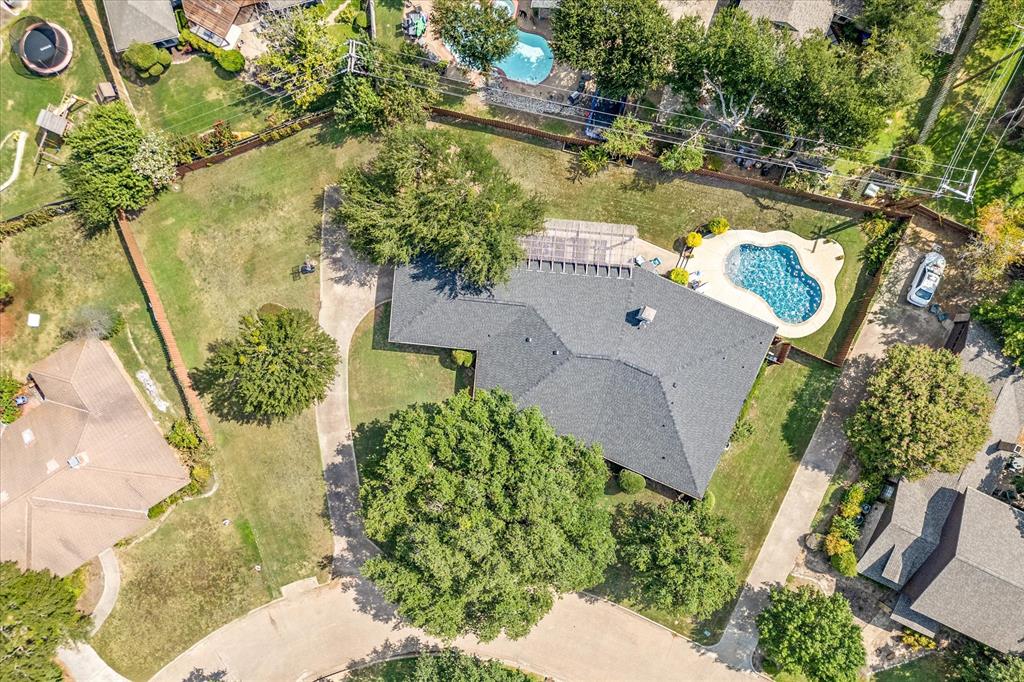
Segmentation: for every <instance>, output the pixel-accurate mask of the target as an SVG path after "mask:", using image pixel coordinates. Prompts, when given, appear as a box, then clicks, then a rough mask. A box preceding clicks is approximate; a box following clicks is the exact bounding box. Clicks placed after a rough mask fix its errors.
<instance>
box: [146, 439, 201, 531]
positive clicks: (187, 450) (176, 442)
mask: <svg viewBox="0 0 1024 682" xmlns="http://www.w3.org/2000/svg"><path fill="white" fill-rule="evenodd" d="M167 442H168V443H169V444H170V445H171V447H173V448H174V449H175V450H177V451H178V453H179V454H180V456H181V462H182V464H184V465H185V466H187V467H188V470H189V482H188V485H186V486H185V487H184V488H182V489H181V490H179V491H178V492H176V493H174V494H173V495H171V496H170V497H168V498H167V499H164V500H161V501H160V502H157V503H156V504H155V505H153V506H152V507H150V508H149V512H148V513H147V515H148V516H149V518H151V519H155V518H157V517H159V516H162V515H163V514H164V512H166V511H167V510H168V509H170V508H171V507H173V506H174V505H176V504H177V503H178V502H181V501H182V500H187V499H188V498H190V497H195V496H197V495H201V494H202V493H203V492H204V491H205V490H206V489H207V487H208V486H209V485H210V479H212V478H213V469H212V468H211V467H210V448H209V446H208V445H207V444H206V442H205V441H203V439H202V437H201V436H200V435H199V428H198V427H197V426H196V424H195V422H193V421H191V420H188V419H175V420H174V424H172V425H171V430H170V431H168V432H167Z"/></svg>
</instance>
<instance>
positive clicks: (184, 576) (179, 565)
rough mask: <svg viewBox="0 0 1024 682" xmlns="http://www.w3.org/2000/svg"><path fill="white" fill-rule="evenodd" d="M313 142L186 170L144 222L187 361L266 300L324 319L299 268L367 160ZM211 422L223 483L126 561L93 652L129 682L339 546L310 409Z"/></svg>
mask: <svg viewBox="0 0 1024 682" xmlns="http://www.w3.org/2000/svg"><path fill="white" fill-rule="evenodd" d="M317 135H318V133H317V132H316V131H305V132H303V133H300V134H298V135H296V136H294V137H292V138H289V139H287V140H284V141H282V142H279V143H277V144H275V145H272V146H269V147H266V148H264V149H262V150H259V151H256V152H250V153H249V154H246V155H245V156H244V157H239V158H238V159H233V160H231V161H230V162H227V163H224V164H221V165H219V166H214V167H212V168H209V169H204V170H202V171H198V172H196V173H193V174H190V175H189V176H187V177H186V178H185V179H184V181H183V182H182V190H181V192H178V193H168V194H165V195H163V196H162V197H161V199H160V200H159V201H157V202H156V203H155V204H153V205H152V206H150V207H149V208H148V209H147V210H146V212H145V213H144V214H143V215H142V217H141V218H140V219H139V220H138V222H137V223H136V224H135V229H136V233H137V236H138V239H139V243H140V245H141V247H142V251H143V253H144V254H145V257H146V260H147V263H148V264H149V266H150V269H151V271H152V273H153V278H154V280H155V282H156V284H157V287H158V289H159V290H160V292H161V297H162V299H163V302H164V306H165V308H166V309H167V313H168V317H169V318H170V321H171V324H172V326H173V328H174V330H175V335H176V338H177V341H178V345H179V347H180V348H181V351H182V354H183V356H184V358H185V361H186V363H187V364H188V365H189V366H190V367H196V366H199V365H200V364H201V363H202V362H203V359H204V357H205V356H206V353H207V347H208V344H210V343H211V342H213V341H216V340H217V339H221V338H225V337H228V336H231V335H233V334H234V333H235V330H236V325H237V321H238V317H239V316H240V315H241V314H243V313H245V312H247V311H251V310H254V309H256V308H258V307H259V306H261V305H263V304H264V303H267V302H274V303H279V304H281V305H286V306H296V307H302V308H306V309H308V310H310V311H311V312H313V313H314V314H316V311H317V305H318V303H317V292H318V282H317V280H316V279H315V278H314V279H306V278H303V279H299V278H297V277H296V276H293V275H292V269H293V268H294V267H296V266H297V265H298V264H300V263H301V262H302V261H303V260H304V258H305V257H306V256H307V255H315V254H316V253H317V252H318V248H319V247H318V244H317V243H316V235H317V230H318V227H319V223H320V206H321V197H322V188H323V186H324V185H325V184H328V183H329V182H330V181H332V180H334V179H335V177H336V176H337V174H338V170H339V168H340V167H341V166H342V165H343V164H344V163H346V162H350V161H351V160H352V159H356V158H361V157H362V156H363V155H365V152H366V150H365V148H364V147H363V146H362V145H360V144H359V143H355V142H345V141H343V140H334V144H321V143H318V142H316V140H317V137H316V136H317ZM311 158H315V159H316V163H310V159H311ZM213 428H214V431H215V435H216V438H217V450H216V453H215V455H214V468H215V470H216V472H217V474H218V476H219V478H220V484H221V485H220V489H219V490H218V491H217V493H216V494H214V495H213V496H212V497H210V498H208V499H204V500H200V501H192V502H186V503H185V504H184V505H182V506H181V507H179V508H178V509H176V510H175V511H174V512H173V513H172V515H171V517H170V519H169V521H168V522H167V524H165V526H164V527H162V528H161V530H160V531H159V532H158V533H156V534H155V535H153V536H151V537H149V538H147V539H145V540H144V541H142V542H140V543H139V544H137V545H135V546H134V547H131V548H130V549H127V550H123V551H121V552H120V554H119V558H120V560H121V562H122V567H123V571H124V580H123V583H122V587H121V596H120V598H119V600H118V603H117V607H116V608H115V610H114V612H113V614H112V615H111V617H110V619H109V620H108V621H107V623H106V624H105V625H104V627H103V629H102V630H101V631H100V633H99V635H98V637H97V638H96V639H95V646H96V648H97V650H99V651H100V652H101V654H102V655H103V657H104V659H105V660H107V661H108V662H109V663H110V664H111V665H112V666H114V668H115V669H117V670H118V671H119V672H121V673H122V674H125V675H127V676H129V677H132V678H146V677H149V676H150V675H152V674H153V673H154V672H155V671H156V670H157V669H159V668H160V667H162V666H163V665H164V664H166V663H167V662H168V661H169V660H170V659H171V658H173V657H174V656H175V655H177V654H178V653H180V652H181V651H183V650H184V649H186V648H187V647H188V646H189V645H191V644H192V643H193V642H195V641H196V640H198V639H200V638H201V637H202V636H204V635H206V634H207V633H209V632H211V631H212V630H214V629H216V628H217V627H219V626H220V625H222V624H224V623H225V622H227V621H229V620H231V619H232V618H235V617H237V616H239V615H241V614H243V613H245V612H246V611H248V610H249V609H252V608H254V607H255V606H258V605H260V604H262V603H264V602H266V601H267V600H268V599H270V598H271V597H272V596H274V595H276V594H277V593H278V591H279V589H280V587H281V586H282V585H285V584H287V583H290V582H293V581H295V580H298V579H300V578H303V577H307V576H310V575H320V576H325V575H326V573H325V571H324V568H325V566H326V564H324V563H323V560H324V557H329V555H330V551H331V538H330V529H329V524H328V521H327V519H326V518H325V517H324V516H323V509H324V494H325V491H324V483H323V475H322V471H321V460H320V452H319V447H318V442H317V436H316V426H315V419H314V415H313V411H312V410H311V409H310V410H307V411H306V412H304V413H302V414H301V415H299V416H297V417H295V418H293V419H290V420H287V421H284V422H280V423H275V424H273V425H272V426H269V427H264V426H252V425H249V426H243V425H238V424H234V423H228V422H222V421H217V420H216V419H214V423H213ZM224 519H229V520H230V521H231V523H230V524H229V525H228V526H224V525H222V520H224ZM257 564H259V565H260V567H261V569H262V570H261V571H260V572H257V571H256V570H255V568H254V567H255V566H256V565H257Z"/></svg>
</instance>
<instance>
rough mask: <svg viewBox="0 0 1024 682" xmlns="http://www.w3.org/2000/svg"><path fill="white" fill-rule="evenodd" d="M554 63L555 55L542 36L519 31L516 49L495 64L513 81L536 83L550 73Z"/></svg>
mask: <svg viewBox="0 0 1024 682" xmlns="http://www.w3.org/2000/svg"><path fill="white" fill-rule="evenodd" d="M554 64H555V56H554V55H553V54H552V53H551V46H550V45H548V41H546V40H545V39H544V36H539V35H537V34H536V33H527V32H526V31H519V42H518V43H517V44H516V49H514V50H512V54H510V55H509V56H507V57H505V58H504V59H502V60H501V61H500V62H498V63H497V64H495V66H496V67H498V68H499V69H501V70H502V71H504V72H505V76H507V77H508V78H510V79H512V80H514V81H519V82H520V83H528V84H529V85H537V84H538V83H540V82H542V81H543V80H544V79H545V78H547V77H548V76H549V75H551V68H552V67H553V66H554Z"/></svg>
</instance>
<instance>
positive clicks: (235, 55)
mask: <svg viewBox="0 0 1024 682" xmlns="http://www.w3.org/2000/svg"><path fill="white" fill-rule="evenodd" d="M214 59H216V60H217V64H219V65H220V68H222V69H224V70H225V71H227V72H228V73H238V72H239V71H241V70H242V69H244V68H245V57H243V56H242V53H241V52H239V51H238V50H221V51H220V52H218V53H217V54H216V55H214Z"/></svg>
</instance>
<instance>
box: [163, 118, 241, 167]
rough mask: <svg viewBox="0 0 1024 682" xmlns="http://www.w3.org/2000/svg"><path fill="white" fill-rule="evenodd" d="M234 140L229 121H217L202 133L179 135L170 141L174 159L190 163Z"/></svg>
mask: <svg viewBox="0 0 1024 682" xmlns="http://www.w3.org/2000/svg"><path fill="white" fill-rule="evenodd" d="M234 142H235V134H234V132H233V131H232V130H231V123H230V122H228V121H218V122H217V123H216V124H214V126H213V130H211V131H210V132H208V133H204V134H202V135H195V134H193V135H180V136H178V137H177V138H175V139H174V142H173V143H172V146H173V149H174V152H173V153H174V160H175V161H176V162H177V163H179V164H181V163H192V162H193V161H196V160H197V159H202V158H204V157H206V156H212V155H214V154H218V153H220V152H222V151H224V150H225V149H227V148H228V147H230V146H231V145H232V144H234Z"/></svg>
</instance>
